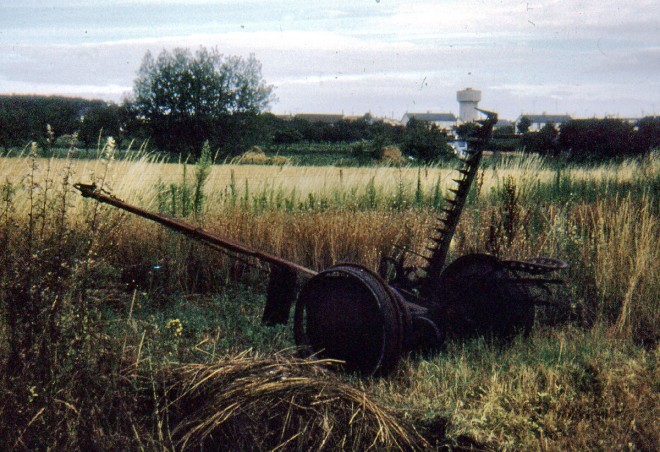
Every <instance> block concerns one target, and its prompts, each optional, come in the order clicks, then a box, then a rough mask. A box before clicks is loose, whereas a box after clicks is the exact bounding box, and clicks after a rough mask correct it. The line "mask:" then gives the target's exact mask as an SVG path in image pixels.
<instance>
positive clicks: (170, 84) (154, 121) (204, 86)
mask: <svg viewBox="0 0 660 452" xmlns="http://www.w3.org/2000/svg"><path fill="white" fill-rule="evenodd" d="M272 91H273V87H272V86H270V85H267V84H266V83H265V82H264V80H263V79H262V76H261V64H260V63H259V62H258V61H257V59H256V58H255V57H254V55H250V56H249V57H248V58H247V59H243V58H242V57H238V56H229V57H224V56H223V55H221V54H220V53H218V51H217V50H216V49H211V50H208V49H206V48H204V47H201V48H200V49H199V50H197V52H195V53H194V54H193V53H192V52H191V51H190V50H188V49H182V48H177V49H174V50H173V51H172V52H168V51H167V50H163V51H162V52H161V53H160V55H158V57H157V58H154V57H153V55H152V54H151V53H150V52H147V54H146V55H145V56H144V59H143V60H142V65H141V66H140V70H139V71H138V77H137V78H136V80H135V83H134V101H133V106H134V108H135V111H136V113H137V114H138V115H139V117H141V118H142V119H143V121H144V122H145V124H146V125H147V126H148V128H149V130H150V132H151V134H152V137H153V139H154V142H155V144H156V146H157V147H158V148H160V149H163V150H167V151H179V152H188V153H194V154H198V153H199V152H200V150H201V147H202V143H203V142H204V141H205V140H206V139H211V140H212V143H211V144H212V145H216V146H222V145H227V144H229V143H226V142H223V136H224V135H225V134H218V133H217V130H218V129H226V128H227V127H228V126H231V123H232V122H233V121H231V119H232V118H231V116H232V115H235V114H252V115H254V114H256V113H259V112H260V111H262V110H264V109H265V108H266V107H267V106H268V105H269V103H270V102H271V101H272V100H273V96H272ZM239 122H240V121H239ZM214 132H216V133H214ZM230 135H231V136H234V134H230Z"/></svg>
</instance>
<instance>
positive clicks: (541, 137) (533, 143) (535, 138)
mask: <svg viewBox="0 0 660 452" xmlns="http://www.w3.org/2000/svg"><path fill="white" fill-rule="evenodd" d="M520 144H521V145H522V147H523V148H524V149H525V150H526V151H528V152H537V153H539V154H548V155H556V154H557V153H558V152H559V131H558V130H557V128H556V127H555V125H554V124H553V123H551V122H549V123H547V124H546V125H544V126H543V127H542V128H541V130H539V131H538V132H527V133H525V134H524V135H523V136H522V139H521V143H520Z"/></svg>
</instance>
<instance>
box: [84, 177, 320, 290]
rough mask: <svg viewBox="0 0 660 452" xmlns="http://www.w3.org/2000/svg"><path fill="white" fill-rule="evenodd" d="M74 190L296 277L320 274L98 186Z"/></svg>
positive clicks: (92, 185) (87, 186) (86, 196)
mask: <svg viewBox="0 0 660 452" xmlns="http://www.w3.org/2000/svg"><path fill="white" fill-rule="evenodd" d="M74 188H76V189H77V190H79V191H80V192H81V193H82V195H83V197H85V198H94V199H96V200H97V201H99V202H102V203H105V204H110V205H111V206H114V207H117V208H119V209H122V210H125V211H127V212H130V213H133V214H135V215H138V216H140V217H142V218H146V219H148V220H152V221H155V222H156V223H160V224H162V225H164V226H167V227H169V228H171V229H174V230H176V231H178V232H180V233H182V234H184V235H187V236H188V237H191V238H193V239H195V240H199V241H201V242H207V243H210V244H212V245H216V246H219V247H221V248H225V249H227V250H229V251H232V252H235V253H239V254H242V255H244V256H249V257H254V258H256V259H258V260H260V261H263V262H267V263H269V264H271V265H274V266H277V267H285V268H288V269H291V270H294V271H296V272H297V273H300V274H301V275H303V276H306V277H312V276H314V275H316V274H317V273H318V272H317V271H315V270H312V269H310V268H307V267H303V266H302V265H299V264H296V263H295V262H291V261H288V260H286V259H283V258H281V257H278V256H275V255H273V254H269V253H265V252H262V251H257V250H255V249H253V248H250V247H248V246H246V245H244V244H242V243H240V242H237V241H235V240H232V239H230V238H228V237H224V236H222V235H220V234H216V233H214V232H211V231H207V230H206V229H204V228H201V227H198V226H195V225H192V224H190V223H187V222H185V221H182V220H179V219H177V218H174V217H171V216H169V215H165V214H159V213H153V212H149V211H147V210H144V209H141V208H139V207H136V206H133V205H131V204H128V203H126V202H124V201H122V200H120V199H118V198H116V197H115V196H112V195H109V194H106V193H103V192H101V191H100V190H99V189H98V188H97V186H96V185H95V184H90V185H86V184H75V185H74Z"/></svg>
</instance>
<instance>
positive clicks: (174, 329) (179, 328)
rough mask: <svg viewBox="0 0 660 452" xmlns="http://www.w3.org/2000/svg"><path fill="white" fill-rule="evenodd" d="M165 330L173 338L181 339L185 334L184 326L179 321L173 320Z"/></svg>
mask: <svg viewBox="0 0 660 452" xmlns="http://www.w3.org/2000/svg"><path fill="white" fill-rule="evenodd" d="M165 330H166V331H167V332H168V334H169V335H170V336H172V337H181V335H182V334H183V324H182V323H181V320H179V319H172V320H169V321H168V322H167V325H165Z"/></svg>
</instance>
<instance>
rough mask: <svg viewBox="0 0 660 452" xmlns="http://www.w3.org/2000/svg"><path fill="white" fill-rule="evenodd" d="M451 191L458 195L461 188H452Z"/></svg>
mask: <svg viewBox="0 0 660 452" xmlns="http://www.w3.org/2000/svg"><path fill="white" fill-rule="evenodd" d="M449 191H450V192H452V193H454V194H455V195H458V194H459V193H460V192H461V190H457V189H454V188H450V189H449Z"/></svg>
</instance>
